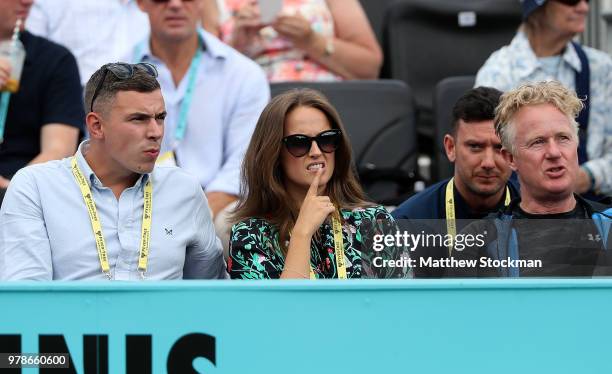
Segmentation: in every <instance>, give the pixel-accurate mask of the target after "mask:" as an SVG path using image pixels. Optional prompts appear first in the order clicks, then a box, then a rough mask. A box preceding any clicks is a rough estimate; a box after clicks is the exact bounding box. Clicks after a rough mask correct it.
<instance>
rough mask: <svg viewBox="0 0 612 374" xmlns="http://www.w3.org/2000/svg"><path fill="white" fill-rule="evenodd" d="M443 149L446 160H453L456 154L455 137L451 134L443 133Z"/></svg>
mask: <svg viewBox="0 0 612 374" xmlns="http://www.w3.org/2000/svg"><path fill="white" fill-rule="evenodd" d="M444 150H445V151H446V157H448V161H450V162H455V160H456V159H457V155H456V154H455V138H453V137H452V136H451V135H449V134H446V135H444Z"/></svg>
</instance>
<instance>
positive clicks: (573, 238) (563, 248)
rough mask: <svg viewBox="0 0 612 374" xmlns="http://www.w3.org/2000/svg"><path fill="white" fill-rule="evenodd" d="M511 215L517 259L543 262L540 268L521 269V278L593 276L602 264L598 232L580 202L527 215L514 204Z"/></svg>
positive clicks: (602, 257) (603, 255)
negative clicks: (568, 207)
mask: <svg viewBox="0 0 612 374" xmlns="http://www.w3.org/2000/svg"><path fill="white" fill-rule="evenodd" d="M513 216H514V219H515V223H514V227H515V228H516V232H517V239H518V244H519V248H520V251H519V258H520V259H521V260H541V261H542V268H529V267H525V268H522V269H521V271H520V275H521V277H546V276H566V277H570V276H577V277H578V276H582V277H584V276H592V275H593V271H594V269H595V266H596V265H598V264H599V265H603V263H602V260H603V259H604V258H605V255H606V252H605V251H603V246H602V238H601V235H600V234H599V231H598V230H597V227H595V224H594V223H593V220H592V219H588V218H590V217H589V215H588V213H587V210H586V207H585V206H583V204H581V203H580V202H577V203H576V207H575V208H574V209H573V210H571V211H569V212H566V213H559V214H530V213H527V212H525V211H523V210H522V209H521V208H520V207H519V206H518V205H517V206H516V207H515V208H514V209H513ZM598 239H599V240H598Z"/></svg>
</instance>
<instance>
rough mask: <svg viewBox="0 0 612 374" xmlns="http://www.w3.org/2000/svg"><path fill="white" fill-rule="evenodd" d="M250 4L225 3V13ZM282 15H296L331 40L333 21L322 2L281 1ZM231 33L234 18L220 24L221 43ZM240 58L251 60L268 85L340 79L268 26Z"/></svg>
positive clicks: (234, 0)
mask: <svg viewBox="0 0 612 374" xmlns="http://www.w3.org/2000/svg"><path fill="white" fill-rule="evenodd" d="M250 1H251V0H225V7H226V8H227V10H228V12H229V13H231V14H235V13H236V12H237V11H238V10H239V9H240V8H241V7H243V6H244V5H245V4H247V3H249V2H250ZM282 12H284V13H287V14H300V15H302V16H303V17H304V18H306V19H307V20H308V21H309V22H310V26H311V28H312V30H313V31H314V32H316V33H318V34H321V35H323V36H326V37H328V38H333V37H334V20H333V18H332V14H331V12H330V10H329V8H328V6H327V3H326V2H325V0H283V9H282ZM233 29H234V18H233V17H229V18H228V19H227V20H226V21H225V22H223V23H222V24H221V39H222V40H223V41H224V42H226V43H227V42H229V39H230V38H231V34H232V31H233ZM244 54H246V55H247V56H249V57H250V58H252V59H254V60H255V61H256V62H257V63H258V64H259V65H260V66H261V67H262V68H263V69H264V71H265V72H266V75H267V76H268V80H269V81H270V82H283V81H338V80H341V79H342V78H341V77H340V76H338V75H336V74H334V73H332V72H331V71H329V70H328V69H327V68H326V67H325V66H323V65H321V64H319V63H317V62H316V61H313V60H310V59H308V56H307V55H306V54H305V53H304V52H303V51H301V50H298V49H296V48H294V47H293V44H291V42H290V41H288V40H286V39H284V38H283V37H281V36H279V35H278V33H277V32H276V31H274V29H273V28H272V27H270V26H267V27H264V28H262V29H261V30H260V32H259V35H258V36H257V38H256V39H255V40H254V42H253V43H252V44H251V45H250V47H249V49H248V50H247V51H244Z"/></svg>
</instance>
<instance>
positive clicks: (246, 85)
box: [127, 29, 270, 195]
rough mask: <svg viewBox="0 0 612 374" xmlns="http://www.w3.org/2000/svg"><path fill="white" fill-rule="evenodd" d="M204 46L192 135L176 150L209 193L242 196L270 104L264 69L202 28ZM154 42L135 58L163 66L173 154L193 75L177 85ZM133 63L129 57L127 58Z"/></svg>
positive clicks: (166, 146) (167, 142) (167, 146)
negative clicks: (251, 148) (247, 164)
mask: <svg viewBox="0 0 612 374" xmlns="http://www.w3.org/2000/svg"><path fill="white" fill-rule="evenodd" d="M199 33H200V36H201V38H202V40H203V42H204V46H203V48H204V49H203V51H202V59H201V60H200V64H199V67H198V70H197V77H196V83H195V88H194V91H193V98H192V101H191V106H190V107H189V113H188V116H187V130H186V132H185V135H184V138H183V140H182V141H181V142H180V143H179V144H178V146H177V147H176V149H174V151H175V153H176V158H177V160H178V163H179V166H180V167H181V168H183V169H184V170H186V171H187V172H189V173H191V174H193V175H195V176H196V178H197V179H198V180H199V181H200V184H201V185H202V187H203V188H204V189H205V191H206V192H210V191H220V192H226V193H229V194H232V195H238V194H239V192H240V166H241V164H242V158H243V157H244V153H245V152H246V149H247V147H248V145H249V142H250V141H251V136H252V134H253V131H254V130H255V125H256V123H257V120H258V119H259V115H260V114H261V112H262V110H263V108H264V107H265V106H266V104H267V103H268V101H269V99H270V86H269V84H268V81H267V80H266V76H265V74H264V72H263V70H262V69H261V68H260V67H259V65H257V64H256V63H255V62H253V61H252V60H250V59H249V58H247V57H245V56H243V55H242V54H240V53H239V52H238V51H236V50H234V49H233V48H231V47H230V46H228V45H227V44H224V43H223V42H221V41H220V40H219V39H217V38H215V37H214V36H213V35H211V34H209V33H208V32H206V31H204V30H202V29H200V30H199ZM148 40H149V39H148V38H147V39H146V41H144V42H141V43H139V44H138V45H137V46H136V47H135V48H134V51H133V53H132V57H131V60H132V62H140V61H145V62H149V63H151V64H153V65H155V66H156V67H157V70H158V72H159V77H158V78H157V79H158V80H159V83H160V85H161V88H162V94H163V96H164V100H165V102H166V111H167V112H168V115H167V116H166V120H165V130H164V139H163V143H162V154H163V153H164V152H166V151H170V150H173V142H174V138H175V137H174V134H175V130H176V127H177V124H178V121H179V112H180V108H181V104H182V102H183V99H184V97H185V93H186V91H187V86H188V80H189V79H188V78H189V73H187V74H185V76H184V77H183V79H182V80H181V82H180V83H179V84H178V86H176V85H175V84H174V81H173V79H172V73H171V72H170V70H169V69H168V67H166V65H165V64H164V63H163V62H162V61H161V60H160V59H158V58H157V57H155V56H154V55H152V53H151V51H150V48H149V43H148ZM127 58H129V57H127Z"/></svg>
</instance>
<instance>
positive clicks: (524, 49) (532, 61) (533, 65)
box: [510, 31, 582, 79]
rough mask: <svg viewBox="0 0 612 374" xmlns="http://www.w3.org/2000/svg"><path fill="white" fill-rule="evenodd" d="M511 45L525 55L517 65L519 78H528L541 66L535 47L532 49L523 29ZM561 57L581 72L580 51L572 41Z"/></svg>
mask: <svg viewBox="0 0 612 374" xmlns="http://www.w3.org/2000/svg"><path fill="white" fill-rule="evenodd" d="M510 45H511V49H513V50H516V51H519V53H520V54H521V55H522V57H523V58H522V60H523V61H521V62H520V63H518V64H517V65H516V66H515V69H516V73H517V75H518V77H519V79H525V78H527V77H528V76H529V75H531V74H532V73H533V72H534V71H535V70H536V69H537V68H539V67H540V66H541V64H540V61H538V57H537V56H536V55H535V53H534V52H533V49H531V44H529V39H528V38H527V35H526V34H525V33H524V32H523V31H519V32H518V33H517V34H516V36H515V37H514V39H513V40H512V43H511V44H510ZM561 57H562V58H563V61H565V62H566V63H567V64H568V65H569V66H570V67H571V68H572V69H574V70H575V71H577V72H580V71H581V70H582V65H581V64H580V58H579V57H578V53H576V49H575V48H574V45H573V44H572V43H571V42H568V43H567V45H566V46H565V52H563V55H562V56H561Z"/></svg>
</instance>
